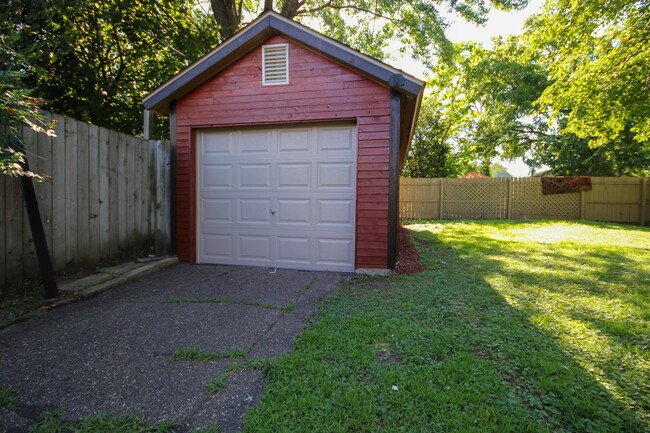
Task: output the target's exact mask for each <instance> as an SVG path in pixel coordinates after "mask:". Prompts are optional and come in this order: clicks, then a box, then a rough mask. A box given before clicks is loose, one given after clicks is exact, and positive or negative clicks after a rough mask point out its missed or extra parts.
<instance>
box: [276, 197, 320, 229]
mask: <svg viewBox="0 0 650 433" xmlns="http://www.w3.org/2000/svg"><path fill="white" fill-rule="evenodd" d="M311 207H312V206H311V200H309V199H278V200H277V211H276V215H277V218H276V220H277V224H278V225H282V224H288V225H291V224H295V225H298V226H309V225H310V224H311V221H312V220H311Z"/></svg>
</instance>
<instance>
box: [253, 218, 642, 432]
mask: <svg viewBox="0 0 650 433" xmlns="http://www.w3.org/2000/svg"><path fill="white" fill-rule="evenodd" d="M408 228H409V229H410V230H411V231H412V234H411V236H412V240H413V242H414V244H415V245H416V247H417V248H418V250H419V251H420V254H421V257H422V261H423V263H424V264H425V266H426V270H425V271H424V272H423V273H421V274H418V275H413V276H396V275H395V276H390V277H379V278H378V277H372V278H371V277H355V278H354V279H352V281H351V282H349V283H347V284H346V286H345V287H344V288H343V290H341V291H340V292H338V293H337V294H335V295H334V296H333V297H332V298H330V299H329V300H328V301H327V302H325V303H324V304H323V305H322V306H321V307H320V309H319V311H318V313H317V316H316V318H315V319H314V322H313V324H312V325H311V326H310V327H309V329H308V330H306V331H305V332H304V333H303V334H302V335H301V336H300V337H299V339H298V340H297V343H296V348H295V349H294V350H293V351H292V352H290V353H289V354H287V355H285V356H284V357H282V358H281V359H280V360H278V362H277V363H275V364H274V365H273V366H271V367H270V368H269V370H268V384H267V389H266V392H265V395H264V397H263V400H262V402H261V404H260V406H259V407H258V408H257V409H255V410H253V411H252V412H250V413H249V415H248V416H247V418H246V420H245V425H246V431H248V432H303V431H304V432H311V431H322V432H375V431H391V432H393V431H395V432H397V431H408V432H608V433H609V432H646V431H650V351H649V349H650V332H649V331H650V329H649V319H650V308H649V306H650V302H649V292H650V230H648V229H642V228H636V227H626V226H619V225H608V224H586V223H568V222H494V221H492V222H446V223H439V222H431V223H426V222H422V223H417V224H412V225H409V226H408Z"/></svg>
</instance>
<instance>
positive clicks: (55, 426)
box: [29, 410, 175, 433]
mask: <svg viewBox="0 0 650 433" xmlns="http://www.w3.org/2000/svg"><path fill="white" fill-rule="evenodd" d="M174 427H175V423H172V422H160V423H155V424H152V423H149V422H148V421H147V420H145V419H144V418H140V417H137V416H135V415H121V416H116V415H108V414H100V415H92V416H88V417H86V418H84V419H83V420H82V421H80V422H78V423H71V422H69V421H67V420H66V418H65V416H64V415H63V412H62V411H60V410H54V411H53V410H49V411H45V412H43V414H41V416H40V418H39V420H38V421H37V422H36V423H34V424H32V425H31V426H30V427H29V433H99V432H111V433H173V432H174Z"/></svg>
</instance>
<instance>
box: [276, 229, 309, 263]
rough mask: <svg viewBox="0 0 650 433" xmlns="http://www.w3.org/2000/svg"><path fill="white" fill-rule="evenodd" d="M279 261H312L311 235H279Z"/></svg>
mask: <svg viewBox="0 0 650 433" xmlns="http://www.w3.org/2000/svg"><path fill="white" fill-rule="evenodd" d="M277 252H278V262H281V263H284V264H294V265H297V264H301V265H306V264H309V263H311V239H310V238H309V237H297V236H278V238H277Z"/></svg>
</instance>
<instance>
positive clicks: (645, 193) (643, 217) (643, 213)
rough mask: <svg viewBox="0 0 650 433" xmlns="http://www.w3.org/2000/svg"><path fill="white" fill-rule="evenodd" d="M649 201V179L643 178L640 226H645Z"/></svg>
mask: <svg viewBox="0 0 650 433" xmlns="http://www.w3.org/2000/svg"><path fill="white" fill-rule="evenodd" d="M647 201H648V179H647V178H645V177H644V178H641V212H640V213H641V221H639V225H640V226H644V225H645V222H646V210H647V209H646V207H647V205H646V203H647Z"/></svg>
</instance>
